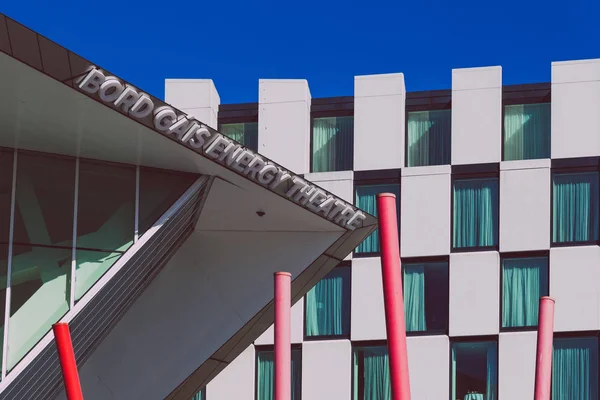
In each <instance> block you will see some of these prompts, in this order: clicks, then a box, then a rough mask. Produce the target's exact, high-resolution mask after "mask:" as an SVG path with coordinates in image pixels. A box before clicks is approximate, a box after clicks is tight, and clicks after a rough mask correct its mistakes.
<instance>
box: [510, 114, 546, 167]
mask: <svg viewBox="0 0 600 400" xmlns="http://www.w3.org/2000/svg"><path fill="white" fill-rule="evenodd" d="M549 157H550V103H541V104H517V105H509V106H505V107H504V160H506V161H508V160H530V159H534V158H549Z"/></svg>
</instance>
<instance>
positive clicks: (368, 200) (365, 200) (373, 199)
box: [355, 184, 400, 254]
mask: <svg viewBox="0 0 600 400" xmlns="http://www.w3.org/2000/svg"><path fill="white" fill-rule="evenodd" d="M378 193H393V194H395V195H396V205H397V207H398V209H397V211H396V212H397V215H398V220H400V185H398V184H391V185H360V186H357V187H356V201H355V204H356V207H358V208H360V209H361V210H364V211H366V212H368V213H369V214H371V215H373V216H375V217H376V216H377V194H378ZM398 227H400V224H398ZM378 252H379V233H378V231H377V230H376V231H375V232H373V233H372V234H371V235H369V237H367V238H366V239H365V240H364V241H362V243H361V244H359V245H358V247H357V248H356V250H355V253H356V254H361V253H362V254H371V253H378Z"/></svg>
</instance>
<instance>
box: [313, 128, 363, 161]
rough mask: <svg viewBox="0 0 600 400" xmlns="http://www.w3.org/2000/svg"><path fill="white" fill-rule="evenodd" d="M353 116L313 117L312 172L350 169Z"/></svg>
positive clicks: (352, 151) (352, 155) (352, 150)
mask: <svg viewBox="0 0 600 400" xmlns="http://www.w3.org/2000/svg"><path fill="white" fill-rule="evenodd" d="M353 157H354V117H327V118H315V119H313V130H312V172H330V171H351V170H352V164H353V161H354V159H353Z"/></svg>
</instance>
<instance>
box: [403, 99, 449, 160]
mask: <svg viewBox="0 0 600 400" xmlns="http://www.w3.org/2000/svg"><path fill="white" fill-rule="evenodd" d="M451 114H452V113H451V111H450V110H439V111H415V112H409V113H408V154H407V164H406V165H407V166H408V167H419V166H425V165H444V164H450V131H451V123H450V116H451Z"/></svg>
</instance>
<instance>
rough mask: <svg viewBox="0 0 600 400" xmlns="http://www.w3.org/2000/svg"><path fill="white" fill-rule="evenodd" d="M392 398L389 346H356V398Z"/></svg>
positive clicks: (362, 399)
mask: <svg viewBox="0 0 600 400" xmlns="http://www.w3.org/2000/svg"><path fill="white" fill-rule="evenodd" d="M361 387H362V391H361V390H360V388H361ZM391 398H392V396H391V384H390V363H389V359H388V352H387V347H386V346H377V347H359V348H356V349H355V352H354V400H391Z"/></svg>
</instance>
